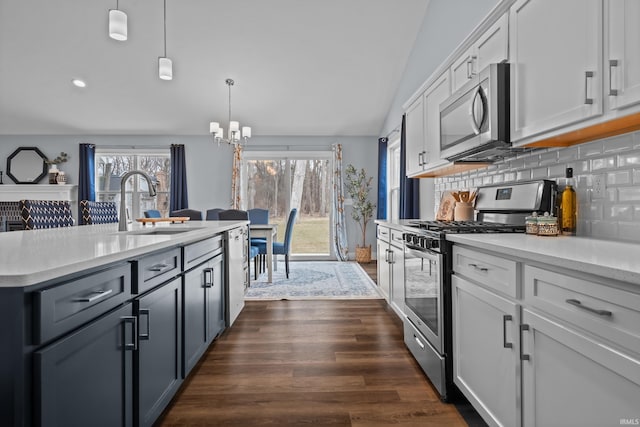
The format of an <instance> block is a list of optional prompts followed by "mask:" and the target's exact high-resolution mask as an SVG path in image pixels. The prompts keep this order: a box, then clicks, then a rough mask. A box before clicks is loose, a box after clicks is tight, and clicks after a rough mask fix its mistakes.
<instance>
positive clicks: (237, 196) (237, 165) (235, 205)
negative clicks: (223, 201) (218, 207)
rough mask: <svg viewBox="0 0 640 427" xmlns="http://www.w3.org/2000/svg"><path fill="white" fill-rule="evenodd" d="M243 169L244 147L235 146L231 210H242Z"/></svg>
mask: <svg viewBox="0 0 640 427" xmlns="http://www.w3.org/2000/svg"><path fill="white" fill-rule="evenodd" d="M241 167H242V146H241V145H240V144H234V146H233V167H232V170H231V209H242V208H241V206H242V185H241V182H240V173H241Z"/></svg>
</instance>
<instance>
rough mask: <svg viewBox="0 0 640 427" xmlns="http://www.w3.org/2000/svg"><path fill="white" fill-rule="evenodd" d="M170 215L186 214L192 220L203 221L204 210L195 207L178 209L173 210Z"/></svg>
mask: <svg viewBox="0 0 640 427" xmlns="http://www.w3.org/2000/svg"><path fill="white" fill-rule="evenodd" d="M170 216H174V217H175V216H183V217H184V216H186V217H189V219H190V220H192V221H202V212H201V211H197V210H195V209H178V210H177V211H171V215H170Z"/></svg>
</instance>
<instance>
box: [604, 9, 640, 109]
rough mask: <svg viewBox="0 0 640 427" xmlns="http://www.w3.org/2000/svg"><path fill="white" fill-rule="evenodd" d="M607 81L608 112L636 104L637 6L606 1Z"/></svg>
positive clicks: (639, 80)
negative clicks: (607, 25) (607, 13)
mask: <svg viewBox="0 0 640 427" xmlns="http://www.w3.org/2000/svg"><path fill="white" fill-rule="evenodd" d="M608 12H609V22H608V24H609V33H608V35H609V37H608V48H609V52H608V53H609V54H608V58H607V61H606V64H605V65H606V66H607V67H608V68H609V81H608V85H607V86H605V94H606V95H608V96H609V108H611V109H614V110H615V109H619V108H625V107H628V106H630V105H633V104H636V103H638V102H640V25H638V23H639V22H640V2H639V1H638V0H609V2H608Z"/></svg>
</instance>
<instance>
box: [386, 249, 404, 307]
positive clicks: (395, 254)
mask: <svg viewBox="0 0 640 427" xmlns="http://www.w3.org/2000/svg"><path fill="white" fill-rule="evenodd" d="M389 248H390V252H389V256H390V257H391V264H390V265H391V273H390V276H391V305H392V306H393V308H394V309H395V311H396V313H397V314H398V315H399V316H400V318H402V316H403V315H404V249H403V248H398V247H395V246H393V245H391V246H390V247H389Z"/></svg>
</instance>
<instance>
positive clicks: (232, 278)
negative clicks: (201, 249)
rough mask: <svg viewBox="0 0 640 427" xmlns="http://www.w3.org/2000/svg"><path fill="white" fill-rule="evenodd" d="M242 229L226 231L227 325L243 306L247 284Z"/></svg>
mask: <svg viewBox="0 0 640 427" xmlns="http://www.w3.org/2000/svg"><path fill="white" fill-rule="evenodd" d="M245 231H246V227H245V228H244V229H242V230H241V229H235V230H230V231H228V232H227V252H226V265H227V286H226V287H227V307H228V308H227V325H229V327H231V325H233V322H235V320H236V318H237V317H238V315H239V314H240V312H241V311H242V309H243V308H244V294H245V290H246V288H247V287H248V285H249V275H248V271H249V265H248V263H249V259H248V256H247V254H246V253H245V252H246V250H245V248H247V249H248V247H247V240H246V239H247V235H246V234H245Z"/></svg>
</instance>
